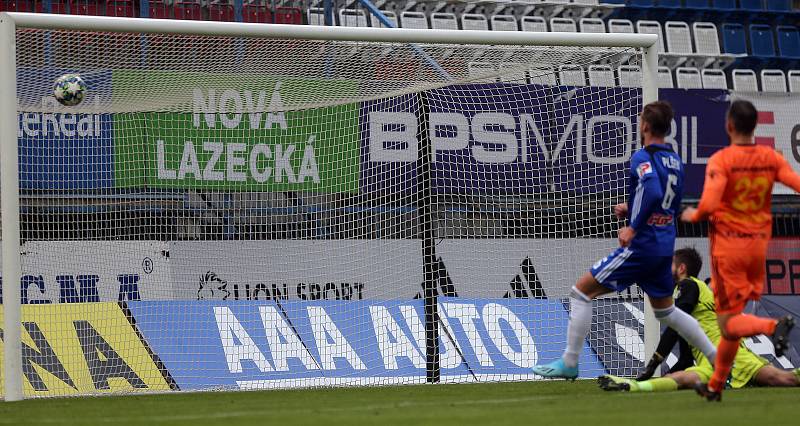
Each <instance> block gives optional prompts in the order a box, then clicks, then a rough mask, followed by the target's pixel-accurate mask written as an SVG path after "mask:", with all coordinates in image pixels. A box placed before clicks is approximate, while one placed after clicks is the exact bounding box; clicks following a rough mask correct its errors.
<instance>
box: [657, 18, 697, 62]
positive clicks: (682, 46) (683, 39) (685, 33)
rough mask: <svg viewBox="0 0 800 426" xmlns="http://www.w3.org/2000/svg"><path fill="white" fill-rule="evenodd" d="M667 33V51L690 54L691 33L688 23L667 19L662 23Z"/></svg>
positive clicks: (691, 50) (691, 51)
mask: <svg viewBox="0 0 800 426" xmlns="http://www.w3.org/2000/svg"><path fill="white" fill-rule="evenodd" d="M664 28H665V30H666V31H665V32H666V33H667V51H668V52H669V53H675V54H678V55H690V54H692V53H693V52H694V50H693V49H692V34H691V32H689V24H687V23H686V22H680V21H667V23H666V24H664Z"/></svg>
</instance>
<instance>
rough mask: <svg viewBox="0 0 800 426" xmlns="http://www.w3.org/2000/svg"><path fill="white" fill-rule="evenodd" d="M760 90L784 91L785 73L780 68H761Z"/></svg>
mask: <svg viewBox="0 0 800 426" xmlns="http://www.w3.org/2000/svg"><path fill="white" fill-rule="evenodd" d="M761 91H762V92H772V93H786V74H784V73H783V71H782V70H761Z"/></svg>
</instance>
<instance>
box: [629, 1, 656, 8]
mask: <svg viewBox="0 0 800 426" xmlns="http://www.w3.org/2000/svg"><path fill="white" fill-rule="evenodd" d="M628 5H630V6H638V7H653V6H655V5H656V2H655V0H628Z"/></svg>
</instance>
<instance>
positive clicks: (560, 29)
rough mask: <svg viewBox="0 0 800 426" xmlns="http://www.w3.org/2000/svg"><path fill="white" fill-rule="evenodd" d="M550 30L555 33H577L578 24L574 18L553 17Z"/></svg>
mask: <svg viewBox="0 0 800 426" xmlns="http://www.w3.org/2000/svg"><path fill="white" fill-rule="evenodd" d="M550 31H552V32H555V33H577V32H578V26H577V25H575V20H574V19H572V18H552V19H550Z"/></svg>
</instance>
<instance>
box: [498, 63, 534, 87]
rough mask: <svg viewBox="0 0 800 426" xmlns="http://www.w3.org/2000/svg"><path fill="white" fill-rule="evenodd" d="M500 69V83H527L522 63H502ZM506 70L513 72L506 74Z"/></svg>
mask: <svg viewBox="0 0 800 426" xmlns="http://www.w3.org/2000/svg"><path fill="white" fill-rule="evenodd" d="M500 69H501V70H503V73H502V74H501V75H500V81H503V82H506V83H518V84H526V83H527V80H528V79H527V76H526V75H525V64H524V63H523V64H520V63H516V62H503V63H501V64H500ZM508 70H514V72H508ZM517 70H518V71H517Z"/></svg>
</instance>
